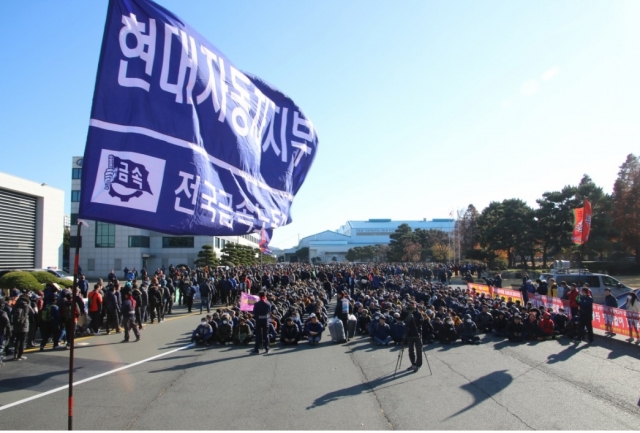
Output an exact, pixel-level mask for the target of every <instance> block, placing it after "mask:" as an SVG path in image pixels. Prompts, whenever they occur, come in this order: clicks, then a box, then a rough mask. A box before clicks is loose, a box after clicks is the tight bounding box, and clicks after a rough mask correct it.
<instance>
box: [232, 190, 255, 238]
mask: <svg viewBox="0 0 640 433" xmlns="http://www.w3.org/2000/svg"><path fill="white" fill-rule="evenodd" d="M238 211H240V212H238ZM247 211H249V212H251V213H254V212H255V211H256V207H255V206H254V205H253V204H252V203H251V202H250V201H249V200H248V199H246V198H245V200H244V201H243V202H242V203H240V204H239V205H238V206H236V220H237V221H238V222H239V223H240V224H243V225H245V226H247V227H248V229H247V233H251V232H252V231H253V221H254V220H253V215H250V214H248V213H247Z"/></svg>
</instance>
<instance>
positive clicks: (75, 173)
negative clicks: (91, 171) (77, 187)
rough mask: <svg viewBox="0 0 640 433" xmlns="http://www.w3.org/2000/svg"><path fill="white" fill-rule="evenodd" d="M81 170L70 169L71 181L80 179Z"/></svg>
mask: <svg viewBox="0 0 640 433" xmlns="http://www.w3.org/2000/svg"><path fill="white" fill-rule="evenodd" d="M81 176H82V169H81V168H72V169H71V179H81Z"/></svg>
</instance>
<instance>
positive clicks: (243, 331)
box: [236, 317, 252, 344]
mask: <svg viewBox="0 0 640 433" xmlns="http://www.w3.org/2000/svg"><path fill="white" fill-rule="evenodd" d="M237 329H238V332H237V333H236V343H238V344H249V342H251V336H252V333H251V327H250V326H249V325H248V324H247V321H246V320H245V318H244V317H242V318H240V320H239V321H238V327H237Z"/></svg>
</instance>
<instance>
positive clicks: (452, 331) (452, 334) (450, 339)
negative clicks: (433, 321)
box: [439, 317, 458, 344]
mask: <svg viewBox="0 0 640 433" xmlns="http://www.w3.org/2000/svg"><path fill="white" fill-rule="evenodd" d="M439 334H440V342H441V343H442V344H451V343H454V342H455V341H456V340H457V339H458V331H457V330H456V327H455V325H454V323H453V319H452V318H451V317H446V318H445V319H444V323H443V324H442V327H441V329H440V333H439Z"/></svg>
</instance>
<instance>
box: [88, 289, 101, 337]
mask: <svg viewBox="0 0 640 433" xmlns="http://www.w3.org/2000/svg"><path fill="white" fill-rule="evenodd" d="M101 289H102V287H101V285H100V284H96V285H95V286H93V291H92V292H91V293H89V295H88V297H89V301H88V302H89V317H90V318H91V322H90V323H89V329H90V332H92V333H94V334H95V335H100V325H101V323H100V322H101V320H100V319H101V318H102V293H101Z"/></svg>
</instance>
